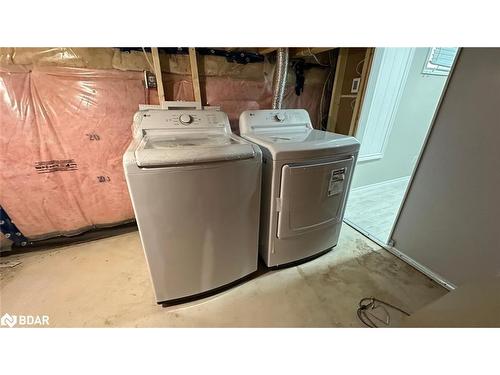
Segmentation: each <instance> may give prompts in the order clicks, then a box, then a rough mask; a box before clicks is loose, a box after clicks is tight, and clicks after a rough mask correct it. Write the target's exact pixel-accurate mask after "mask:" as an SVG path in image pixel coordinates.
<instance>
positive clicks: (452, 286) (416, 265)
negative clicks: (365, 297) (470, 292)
mask: <svg viewBox="0 0 500 375" xmlns="http://www.w3.org/2000/svg"><path fill="white" fill-rule="evenodd" d="M344 222H345V223H346V224H347V225H349V226H350V227H351V228H353V229H354V230H356V231H358V232H359V233H361V234H362V235H363V236H365V237H368V238H369V239H370V240H372V241H373V242H375V243H376V244H377V245H379V246H380V247H381V248H383V249H384V250H387V251H388V252H390V253H391V254H392V255H394V256H396V257H398V258H399V259H401V260H402V261H403V262H405V263H407V264H409V265H410V266H412V267H413V268H415V269H416V270H417V271H419V272H421V273H423V274H424V275H425V276H427V277H429V278H430V279H432V280H434V281H435V282H436V283H438V284H440V285H442V286H443V287H445V288H446V289H448V290H454V289H456V285H455V284H453V283H451V282H450V281H448V280H446V279H445V278H444V277H442V276H440V275H438V274H437V273H435V272H433V271H432V270H430V269H429V268H427V267H425V266H424V265H422V264H420V263H419V262H417V261H416V260H414V259H412V258H410V257H409V256H407V255H405V254H403V253H402V252H401V251H399V250H398V249H396V248H395V247H394V246H389V245H388V244H386V243H384V242H383V241H382V240H380V239H378V238H376V237H374V236H372V235H371V234H370V233H368V232H367V231H365V230H363V229H362V228H360V227H359V226H357V225H356V224H354V223H353V222H351V221H350V220H348V219H346V218H344Z"/></svg>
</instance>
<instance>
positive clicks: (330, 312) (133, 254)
mask: <svg viewBox="0 0 500 375" xmlns="http://www.w3.org/2000/svg"><path fill="white" fill-rule="evenodd" d="M0 261H2V262H6V261H21V263H20V264H19V265H17V266H15V267H12V268H0V297H1V299H0V312H1V314H4V313H5V312H8V313H10V314H25V315H37V314H45V315H49V316H50V326H51V327H360V326H362V324H361V323H360V322H359V321H358V320H357V317H356V309H357V304H358V302H359V300H360V299H361V298H362V297H368V296H374V297H377V298H379V299H382V300H385V301H387V302H390V303H392V304H395V305H397V306H400V307H402V308H404V309H406V310H407V311H409V312H410V313H411V312H414V311H416V310H418V309H419V308H421V307H423V306H425V305H427V304H429V303H430V302H432V301H435V300H436V299H438V298H440V297H441V296H443V295H445V294H446V290H445V289H443V288H442V287H440V286H439V285H437V284H436V283H434V282H433V281H431V280H430V279H429V278H427V277H426V276H424V275H423V274H421V273H419V272H418V271H416V270H414V269H413V268H412V267H410V266H408V265H406V264H405V263H404V262H402V261H401V260H399V259H398V258H396V257H394V256H393V255H391V254H390V253H388V252H386V251H385V250H383V249H381V248H380V247H379V246H378V245H376V244H375V243H373V242H371V241H370V240H368V239H367V238H365V237H364V236H362V235H361V234H359V233H358V232H356V231H355V230H353V229H352V228H350V227H349V226H347V225H345V224H344V226H343V228H342V233H341V238H340V241H339V244H338V246H337V247H336V248H335V249H334V250H333V251H331V252H329V253H327V254H325V255H323V256H321V257H319V258H317V259H315V260H312V261H310V262H308V263H305V264H302V265H300V266H296V267H290V268H287V269H282V270H278V271H270V272H265V273H264V274H261V275H260V276H258V277H256V278H254V279H252V280H250V281H248V282H246V283H244V284H242V285H240V286H238V287H235V288H232V289H230V290H228V291H226V292H223V293H221V294H218V295H216V296H213V297H209V298H206V299H203V300H199V301H195V302H190V303H188V304H184V305H178V306H171V307H167V308H164V307H161V306H159V305H157V304H156V303H155V301H154V297H153V291H152V288H151V285H150V280H149V274H148V270H147V268H146V262H145V260H144V255H143V252H142V247H141V244H140V240H139V235H138V233H137V232H136V231H134V232H131V233H126V234H122V235H119V236H115V237H110V238H106V239H101V240H96V241H92V242H87V243H83V244H76V245H71V246H66V247H60V248H57V249H51V250H43V251H35V252H30V253H26V254H20V255H10V256H8V257H4V258H1V259H0ZM393 321H396V325H397V319H393Z"/></svg>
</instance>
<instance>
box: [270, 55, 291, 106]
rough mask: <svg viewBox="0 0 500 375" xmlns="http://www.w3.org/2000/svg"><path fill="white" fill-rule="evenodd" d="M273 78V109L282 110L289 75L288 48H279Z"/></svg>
mask: <svg viewBox="0 0 500 375" xmlns="http://www.w3.org/2000/svg"><path fill="white" fill-rule="evenodd" d="M276 55H277V57H276V67H275V69H274V77H273V109H281V105H282V104H283V96H284V95H285V86H286V76H287V73H288V48H278V51H277V53H276Z"/></svg>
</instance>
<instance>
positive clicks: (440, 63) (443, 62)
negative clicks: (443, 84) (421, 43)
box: [422, 47, 458, 76]
mask: <svg viewBox="0 0 500 375" xmlns="http://www.w3.org/2000/svg"><path fill="white" fill-rule="evenodd" d="M457 51H458V48H456V47H452V48H445V47H433V48H431V49H430V51H429V55H428V56H427V61H426V63H425V65H424V69H423V70H422V74H430V75H439V76H447V75H448V74H449V73H450V69H451V66H452V65H453V61H454V60H455V56H456V55H457Z"/></svg>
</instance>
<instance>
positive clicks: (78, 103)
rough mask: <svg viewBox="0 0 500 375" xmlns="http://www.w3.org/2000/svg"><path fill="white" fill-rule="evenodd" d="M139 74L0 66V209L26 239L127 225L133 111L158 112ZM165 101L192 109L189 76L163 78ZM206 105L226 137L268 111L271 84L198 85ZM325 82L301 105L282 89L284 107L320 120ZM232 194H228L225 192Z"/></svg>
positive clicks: (209, 81) (216, 81)
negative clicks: (226, 125) (224, 117)
mask: <svg viewBox="0 0 500 375" xmlns="http://www.w3.org/2000/svg"><path fill="white" fill-rule="evenodd" d="M142 78H143V74H142V72H134V71H118V70H113V69H82V68H72V67H54V66H33V65H32V66H26V67H23V66H20V65H12V64H11V65H4V66H3V67H0V205H1V206H2V207H4V208H5V210H6V211H7V212H8V214H9V216H10V217H11V219H12V220H13V222H14V223H15V224H16V225H17V227H18V228H19V229H20V230H21V231H22V232H23V234H24V235H25V236H27V237H28V238H30V239H42V238H48V237H51V236H55V235H60V234H64V235H72V234H76V233H80V232H82V231H84V230H87V229H89V228H93V227H96V226H108V225H113V224H117V223H122V222H126V221H129V220H133V210H132V207H131V203H130V199H129V195H128V191H127V187H126V183H125V177H124V174H123V168H122V155H123V152H124V151H125V149H126V148H127V146H128V144H129V142H130V140H131V129H130V127H131V124H132V117H133V114H134V113H135V112H136V111H137V109H138V106H139V104H145V103H147V102H148V98H151V100H149V103H150V104H156V103H157V102H158V101H157V95H156V92H154V91H152V90H150V92H147V90H145V88H144V86H143V84H142ZM164 81H165V82H164V85H165V90H166V97H167V98H168V99H169V100H192V99H193V91H192V86H191V82H190V80H189V78H188V76H184V75H174V74H166V75H165V77H164ZM201 84H202V94H203V95H204V97H205V98H206V101H207V102H208V104H209V105H220V106H221V108H222V110H224V111H225V112H227V113H228V115H229V118H230V120H231V123H232V126H233V129H236V127H237V120H238V116H239V114H240V113H241V112H242V111H243V110H246V109H258V108H270V106H271V95H272V93H271V82H270V81H269V80H268V79H266V78H265V77H263V78H262V79H261V80H244V79H235V78H226V77H218V76H209V77H202V78H201ZM322 88H323V82H321V81H319V80H316V81H315V82H311V83H310V86H309V87H308V86H307V81H306V87H305V90H304V93H303V94H302V95H301V96H296V95H295V94H294V93H293V87H288V88H287V92H286V94H285V100H284V107H285V108H286V107H289V108H295V107H300V108H306V109H308V110H309V111H310V113H311V117H312V118H313V119H315V118H317V114H318V107H319V100H320V97H321V91H322ZM229 188H230V187H228V189H229Z"/></svg>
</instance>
